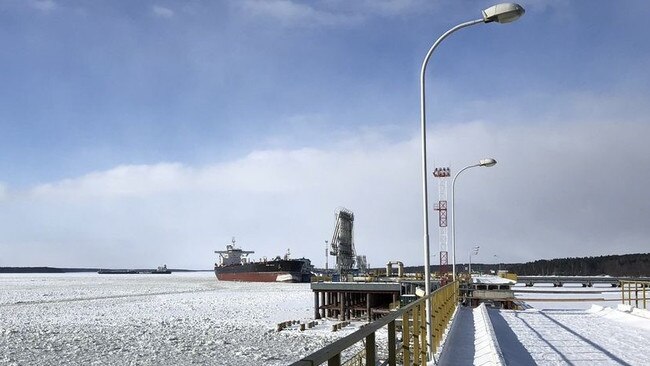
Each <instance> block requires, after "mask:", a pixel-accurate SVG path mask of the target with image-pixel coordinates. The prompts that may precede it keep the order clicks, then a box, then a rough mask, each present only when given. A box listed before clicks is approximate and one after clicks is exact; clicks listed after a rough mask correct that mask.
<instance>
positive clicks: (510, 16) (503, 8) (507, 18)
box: [420, 3, 524, 358]
mask: <svg viewBox="0 0 650 366" xmlns="http://www.w3.org/2000/svg"><path fill="white" fill-rule="evenodd" d="M523 14H524V8H522V7H521V6H520V5H518V4H513V3H503V4H498V5H494V6H491V7H489V8H487V9H485V10H483V14H482V15H483V17H482V18H481V19H477V20H472V21H469V22H465V23H461V24H458V25H457V26H455V27H453V28H451V29H449V30H448V31H447V32H445V33H444V34H443V35H442V36H440V38H438V39H437V40H436V41H435V43H434V44H433V45H432V46H431V48H430V49H429V52H427V54H426V56H425V57H424V61H423V62H422V69H421V71H420V122H421V126H422V196H423V197H422V198H423V200H422V201H423V202H422V207H423V212H424V278H425V281H424V287H425V292H426V295H427V300H426V302H427V304H426V308H427V310H426V312H427V314H426V316H427V345H428V347H427V348H428V351H429V358H431V355H432V354H433V349H432V346H433V343H432V338H431V335H432V334H433V332H432V324H431V301H430V300H429V297H428V295H430V294H431V285H430V283H429V280H430V276H431V273H430V271H431V268H430V266H431V263H430V258H429V209H428V204H429V200H428V198H427V146H426V108H425V93H424V75H425V72H426V68H427V63H428V62H429V58H431V54H432V53H433V51H434V50H435V49H436V48H437V47H438V45H439V44H440V42H442V41H443V40H444V39H445V38H447V37H448V36H449V35H450V34H452V33H454V32H455V31H457V30H459V29H462V28H465V27H469V26H470V25H474V24H479V23H492V22H497V23H510V22H513V21H515V20H517V19H518V18H519V17H521V16H522V15H523Z"/></svg>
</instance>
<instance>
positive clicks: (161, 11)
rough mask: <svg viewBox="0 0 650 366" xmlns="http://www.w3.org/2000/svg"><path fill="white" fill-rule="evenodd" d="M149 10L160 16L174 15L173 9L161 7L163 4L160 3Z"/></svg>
mask: <svg viewBox="0 0 650 366" xmlns="http://www.w3.org/2000/svg"><path fill="white" fill-rule="evenodd" d="M151 11H152V12H153V14H154V15H155V16H157V17H160V18H171V17H173V16H174V11H173V10H171V9H169V8H166V7H163V6H160V5H154V6H153V7H152V8H151Z"/></svg>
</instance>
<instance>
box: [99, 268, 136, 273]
mask: <svg viewBox="0 0 650 366" xmlns="http://www.w3.org/2000/svg"><path fill="white" fill-rule="evenodd" d="M97 273H99V274H138V273H140V272H138V271H136V270H135V269H100V270H99V271H97Z"/></svg>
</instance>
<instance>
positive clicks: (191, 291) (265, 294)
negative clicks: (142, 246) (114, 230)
mask: <svg viewBox="0 0 650 366" xmlns="http://www.w3.org/2000/svg"><path fill="white" fill-rule="evenodd" d="M312 317H313V294H312V292H311V290H310V287H309V284H284V283H263V284H260V283H238V282H218V281H217V280H216V279H215V277H214V274H213V273H209V272H203V273H172V274H171V275H145V274H142V275H99V274H95V273H81V274H2V275H0V364H3V365H4V364H8V365H63V364H65V365H129V364H131V365H135V364H137V365H172V364H173V365H190V364H198V365H286V364H288V363H291V362H293V361H297V360H298V359H300V358H301V357H303V356H305V355H307V354H309V353H311V352H314V351H316V350H318V349H320V348H322V347H323V346H324V345H326V344H329V343H331V342H332V341H333V340H335V339H338V338H340V337H341V336H344V335H347V334H349V333H351V332H352V331H354V330H355V329H358V328H357V327H355V326H351V327H348V328H344V330H342V331H339V332H335V333H334V332H331V330H330V329H331V324H333V323H332V322H331V321H329V322H328V321H325V322H322V321H321V322H320V324H319V325H318V326H316V327H315V328H314V329H310V330H307V331H304V332H300V331H299V330H298V329H297V326H294V327H292V328H290V329H287V330H284V331H281V332H276V330H275V328H276V324H277V323H278V322H281V321H286V320H308V319H310V318H312Z"/></svg>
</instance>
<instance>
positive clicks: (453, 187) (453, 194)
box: [451, 158, 497, 281]
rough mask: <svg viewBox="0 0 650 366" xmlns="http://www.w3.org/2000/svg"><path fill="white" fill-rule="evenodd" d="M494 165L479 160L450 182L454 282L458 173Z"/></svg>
mask: <svg viewBox="0 0 650 366" xmlns="http://www.w3.org/2000/svg"><path fill="white" fill-rule="evenodd" d="M496 164H497V161H496V160H494V159H492V158H487V159H481V160H480V161H479V162H478V164H474V165H468V166H466V167H464V168H463V169H461V170H459V171H458V173H456V175H454V179H453V180H452V181H451V272H452V276H453V278H454V281H455V280H456V207H455V203H456V199H455V197H456V179H457V178H458V176H459V175H460V173H462V172H464V171H465V170H467V169H469V168H476V167H478V166H483V167H491V166H495V165H496Z"/></svg>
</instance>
